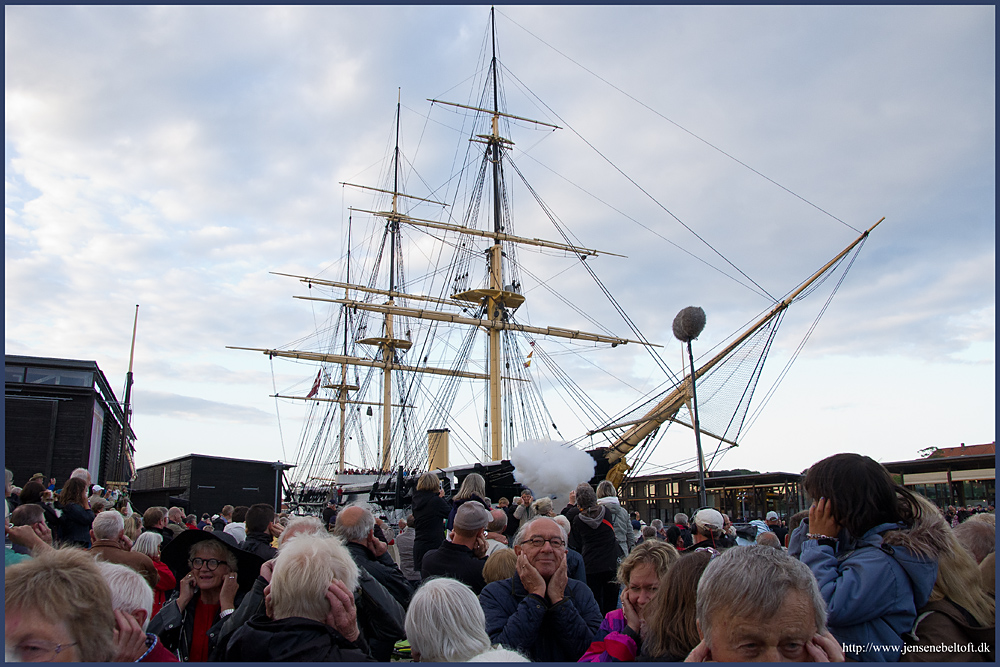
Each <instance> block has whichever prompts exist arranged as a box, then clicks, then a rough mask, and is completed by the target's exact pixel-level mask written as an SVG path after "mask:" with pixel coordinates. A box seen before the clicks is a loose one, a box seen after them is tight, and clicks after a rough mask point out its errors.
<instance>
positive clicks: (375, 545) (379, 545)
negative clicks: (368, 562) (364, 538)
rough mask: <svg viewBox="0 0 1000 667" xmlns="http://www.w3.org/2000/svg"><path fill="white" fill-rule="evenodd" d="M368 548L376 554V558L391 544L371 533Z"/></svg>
mask: <svg viewBox="0 0 1000 667" xmlns="http://www.w3.org/2000/svg"><path fill="white" fill-rule="evenodd" d="M368 549H369V551H371V552H372V553H373V554H375V558H379V557H380V556H381V555H382V554H384V553H385V552H386V551H388V550H389V545H387V544H386V543H385V542H383V541H382V540H380V539H378V538H377V537H375V536H374V535H371V536H369V537H368Z"/></svg>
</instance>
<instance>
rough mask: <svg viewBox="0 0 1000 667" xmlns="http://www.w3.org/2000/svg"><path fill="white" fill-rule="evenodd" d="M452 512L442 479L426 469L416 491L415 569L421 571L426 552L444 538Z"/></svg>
mask: <svg viewBox="0 0 1000 667" xmlns="http://www.w3.org/2000/svg"><path fill="white" fill-rule="evenodd" d="M450 513H451V503H449V502H448V501H447V500H445V499H444V489H443V488H442V486H441V480H440V479H439V478H438V476H437V475H435V474H434V473H432V472H425V473H424V474H423V475H421V476H420V479H418V480H417V488H416V489H415V490H414V491H413V533H414V535H413V570H414V571H415V572H419V571H420V566H421V565H422V564H423V562H424V554H425V553H427V552H428V551H431V550H433V549H437V548H438V547H439V546H441V543H442V542H444V522H445V519H447V518H448V515H449V514H450Z"/></svg>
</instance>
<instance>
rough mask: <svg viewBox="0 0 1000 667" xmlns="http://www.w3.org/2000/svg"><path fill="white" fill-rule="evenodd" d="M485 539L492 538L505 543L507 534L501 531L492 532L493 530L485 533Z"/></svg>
mask: <svg viewBox="0 0 1000 667" xmlns="http://www.w3.org/2000/svg"><path fill="white" fill-rule="evenodd" d="M486 539H488V540H494V541H496V542H499V543H500V544H507V536H506V535H504V534H503V533H493V532H490V533H486Z"/></svg>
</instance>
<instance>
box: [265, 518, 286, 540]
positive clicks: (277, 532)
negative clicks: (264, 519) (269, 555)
mask: <svg viewBox="0 0 1000 667" xmlns="http://www.w3.org/2000/svg"><path fill="white" fill-rule="evenodd" d="M267 532H268V533H269V534H270V535H271V537H281V534H282V533H283V532H285V527H284V526H282V525H281V524H280V523H276V522H274V521H272V522H271V523H270V524H268V526H267Z"/></svg>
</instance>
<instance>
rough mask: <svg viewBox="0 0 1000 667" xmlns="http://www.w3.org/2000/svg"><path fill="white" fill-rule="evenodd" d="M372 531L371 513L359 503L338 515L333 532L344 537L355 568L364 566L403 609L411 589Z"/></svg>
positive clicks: (411, 595) (372, 520) (406, 605)
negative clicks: (355, 564)
mask: <svg viewBox="0 0 1000 667" xmlns="http://www.w3.org/2000/svg"><path fill="white" fill-rule="evenodd" d="M374 531H375V517H374V515H372V513H371V512H370V511H368V510H367V509H365V508H364V507H362V506H360V505H349V506H348V507H346V508H344V510H343V511H341V513H340V515H339V516H338V517H337V526H336V528H335V529H334V534H336V535H339V536H340V537H342V538H344V541H345V542H346V543H347V550H348V551H349V552H350V553H351V558H353V559H354V562H355V563H357V564H358V567H363V568H364V569H365V570H366V571H367V572H368V574H370V575H372V576H373V577H374V578H375V579H376V580H377V581H378V582H379V583H380V584H382V585H383V586H384V587H385V589H386V590H387V591H389V594H390V595H392V597H394V598H395V599H396V602H398V603H399V604H400V605H402V607H403V609H406V608H407V607H408V606H409V605H410V598H411V597H413V588H411V586H410V583H409V582H408V581H407V580H406V577H404V576H403V573H402V571H401V570H400V569H399V567H398V566H397V565H396V563H395V561H393V560H392V556H390V555H389V549H388V545H386V543H385V542H383V541H381V540H380V539H378V538H377V537H375V532H374Z"/></svg>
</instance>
